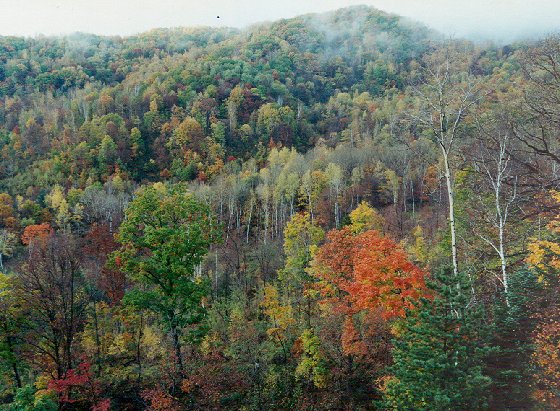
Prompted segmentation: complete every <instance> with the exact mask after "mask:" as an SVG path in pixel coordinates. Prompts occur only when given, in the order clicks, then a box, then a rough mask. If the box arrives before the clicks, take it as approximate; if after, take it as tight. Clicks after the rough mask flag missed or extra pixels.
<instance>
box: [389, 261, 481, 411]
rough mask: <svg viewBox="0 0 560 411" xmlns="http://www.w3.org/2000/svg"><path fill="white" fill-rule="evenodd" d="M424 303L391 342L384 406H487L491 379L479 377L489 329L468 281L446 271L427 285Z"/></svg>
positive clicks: (417, 407) (407, 318) (436, 408)
mask: <svg viewBox="0 0 560 411" xmlns="http://www.w3.org/2000/svg"><path fill="white" fill-rule="evenodd" d="M429 285H430V288H431V289H432V291H433V295H434V297H433V300H429V299H423V300H421V302H420V303H419V304H418V306H417V308H416V309H415V310H412V311H409V312H408V314H407V317H406V318H405V320H404V323H403V327H402V331H401V333H402V335H400V337H399V338H397V339H395V341H394V344H395V348H394V351H393V356H394V364H393V366H392V369H391V371H392V376H391V377H389V379H388V381H387V384H386V386H385V396H384V402H385V403H384V407H385V408H386V409H392V410H418V411H420V410H430V411H436V410H442V411H443V410H467V409H468V410H479V409H485V408H486V406H487V398H488V395H487V391H488V390H487V389H488V387H489V386H490V384H491V379H490V378H489V377H488V376H487V375H485V374H484V371H483V370H484V359H485V357H486V356H487V354H488V353H489V351H490V350H491V348H490V347H489V346H488V345H487V344H485V341H487V340H488V334H487V333H488V331H489V329H488V328H487V327H486V326H485V325H484V321H483V315H482V314H483V312H482V308H481V307H480V306H479V305H477V304H476V303H475V302H474V301H473V300H471V296H472V294H471V287H470V283H469V281H468V278H467V277H466V276H465V275H464V274H462V273H459V275H458V276H455V275H453V274H452V273H450V272H449V271H445V272H441V273H439V274H436V275H435V276H434V278H433V279H432V280H431V281H430V284H429Z"/></svg>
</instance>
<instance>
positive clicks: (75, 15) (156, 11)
mask: <svg viewBox="0 0 560 411" xmlns="http://www.w3.org/2000/svg"><path fill="white" fill-rule="evenodd" d="M354 4H369V5H373V6H375V7H377V8H379V9H381V10H385V11H389V12H394V13H397V14H400V15H404V16H407V17H410V18H412V19H415V20H418V21H421V22H423V23H425V24H427V25H428V26H430V27H433V28H435V29H436V30H439V31H441V32H443V33H445V34H447V35H451V36H453V37H463V36H467V37H470V38H473V37H478V38H487V39H492V40H506V41H509V40H513V39H517V38H520V37H524V36H531V35H541V34H549V33H552V32H556V31H559V30H560V0H151V1H150V0H0V35H24V36H34V35H37V34H45V35H53V34H55V35H56V34H67V33H72V32H76V31H81V32H88V33H96V34H119V35H129V34H134V33H138V32H142V31H146V30H149V29H152V28H157V27H178V26H201V25H205V26H208V25H210V26H232V27H246V26H247V25H250V24H253V23H257V22H261V21H271V20H276V19H279V18H283V17H293V16H296V15H299V14H304V13H310V12H323V11H328V10H334V9H337V8H340V7H345V6H349V5H354ZM218 15H219V16H220V18H219V19H218V18H217V16H218Z"/></svg>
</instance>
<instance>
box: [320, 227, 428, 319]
mask: <svg viewBox="0 0 560 411" xmlns="http://www.w3.org/2000/svg"><path fill="white" fill-rule="evenodd" d="M310 272H311V273H312V275H314V276H315V277H316V278H317V279H318V280H319V281H318V283H317V289H318V291H319V292H320V294H321V296H322V297H323V302H324V303H330V304H332V305H333V307H334V308H336V309H338V310H341V311H342V312H344V313H346V314H349V315H352V314H356V313H358V312H360V311H363V310H368V311H372V310H377V309H379V308H381V309H382V316H383V318H385V319H391V318H394V317H403V316H404V314H405V312H406V309H407V308H412V306H413V303H414V301H415V300H418V298H420V297H421V296H422V295H424V293H425V289H426V285H425V281H424V279H425V276H426V273H425V272H424V271H423V270H421V269H420V268H419V267H417V266H416V265H414V264H413V263H412V262H411V261H410V260H409V259H408V256H407V254H406V252H405V251H404V249H402V248H401V247H400V246H399V245H398V244H397V243H396V242H395V241H394V240H392V239H391V238H389V237H386V236H383V235H382V234H381V233H379V232H378V231H376V230H368V231H364V232H362V233H359V234H357V235H354V234H353V233H352V229H351V227H345V228H343V229H341V230H333V231H331V232H330V233H329V234H328V235H327V242H326V243H325V244H324V245H323V246H321V247H320V248H319V249H318V251H317V253H316V254H315V259H314V261H313V263H312V267H311V270H310Z"/></svg>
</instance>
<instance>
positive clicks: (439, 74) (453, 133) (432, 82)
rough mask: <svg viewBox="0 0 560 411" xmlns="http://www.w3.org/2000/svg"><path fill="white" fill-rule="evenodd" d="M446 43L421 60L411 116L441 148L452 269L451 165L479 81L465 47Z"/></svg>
mask: <svg viewBox="0 0 560 411" xmlns="http://www.w3.org/2000/svg"><path fill="white" fill-rule="evenodd" d="M458 47H459V46H457V45H454V44H451V43H450V44H448V45H447V47H443V48H442V49H441V50H438V51H436V52H435V53H433V54H432V55H430V56H428V57H426V58H425V60H424V64H423V67H422V79H421V80H422V81H421V83H420V84H419V85H418V86H413V87H412V91H413V94H414V95H415V96H416V97H417V99H418V110H417V111H416V113H414V114H412V118H413V120H415V122H416V123H417V124H418V125H419V126H421V127H422V128H423V129H425V130H428V131H429V132H430V134H431V135H432V137H433V138H434V140H435V142H436V143H437V145H438V147H439V148H440V152H441V161H442V163H443V170H444V176H445V183H446V189H447V200H448V204H449V230H450V235H451V254H452V260H453V272H454V273H455V275H457V274H458V271H459V263H458V257H457V231H456V224H455V168H454V165H453V164H452V162H453V161H454V157H455V156H456V152H457V148H458V146H459V144H460V140H461V139H462V137H464V136H465V135H466V131H465V127H464V126H465V118H466V116H467V115H468V114H469V113H470V112H471V110H472V109H473V107H474V106H475V105H476V104H478V102H479V101H480V100H481V98H482V93H481V85H480V81H479V80H478V79H477V78H476V77H475V76H474V75H472V74H471V73H470V72H469V68H468V67H469V58H470V55H471V53H469V51H468V50H458Z"/></svg>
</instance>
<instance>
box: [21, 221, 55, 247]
mask: <svg viewBox="0 0 560 411" xmlns="http://www.w3.org/2000/svg"><path fill="white" fill-rule="evenodd" d="M53 232H54V231H53V229H52V227H51V225H50V224H49V223H42V224H33V225H29V226H27V227H25V230H23V234H22V235H21V242H22V243H23V244H24V245H29V244H31V242H32V241H33V240H34V239H39V240H44V239H46V238H47V237H49V236H50V235H51V234H52V233H53Z"/></svg>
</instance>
